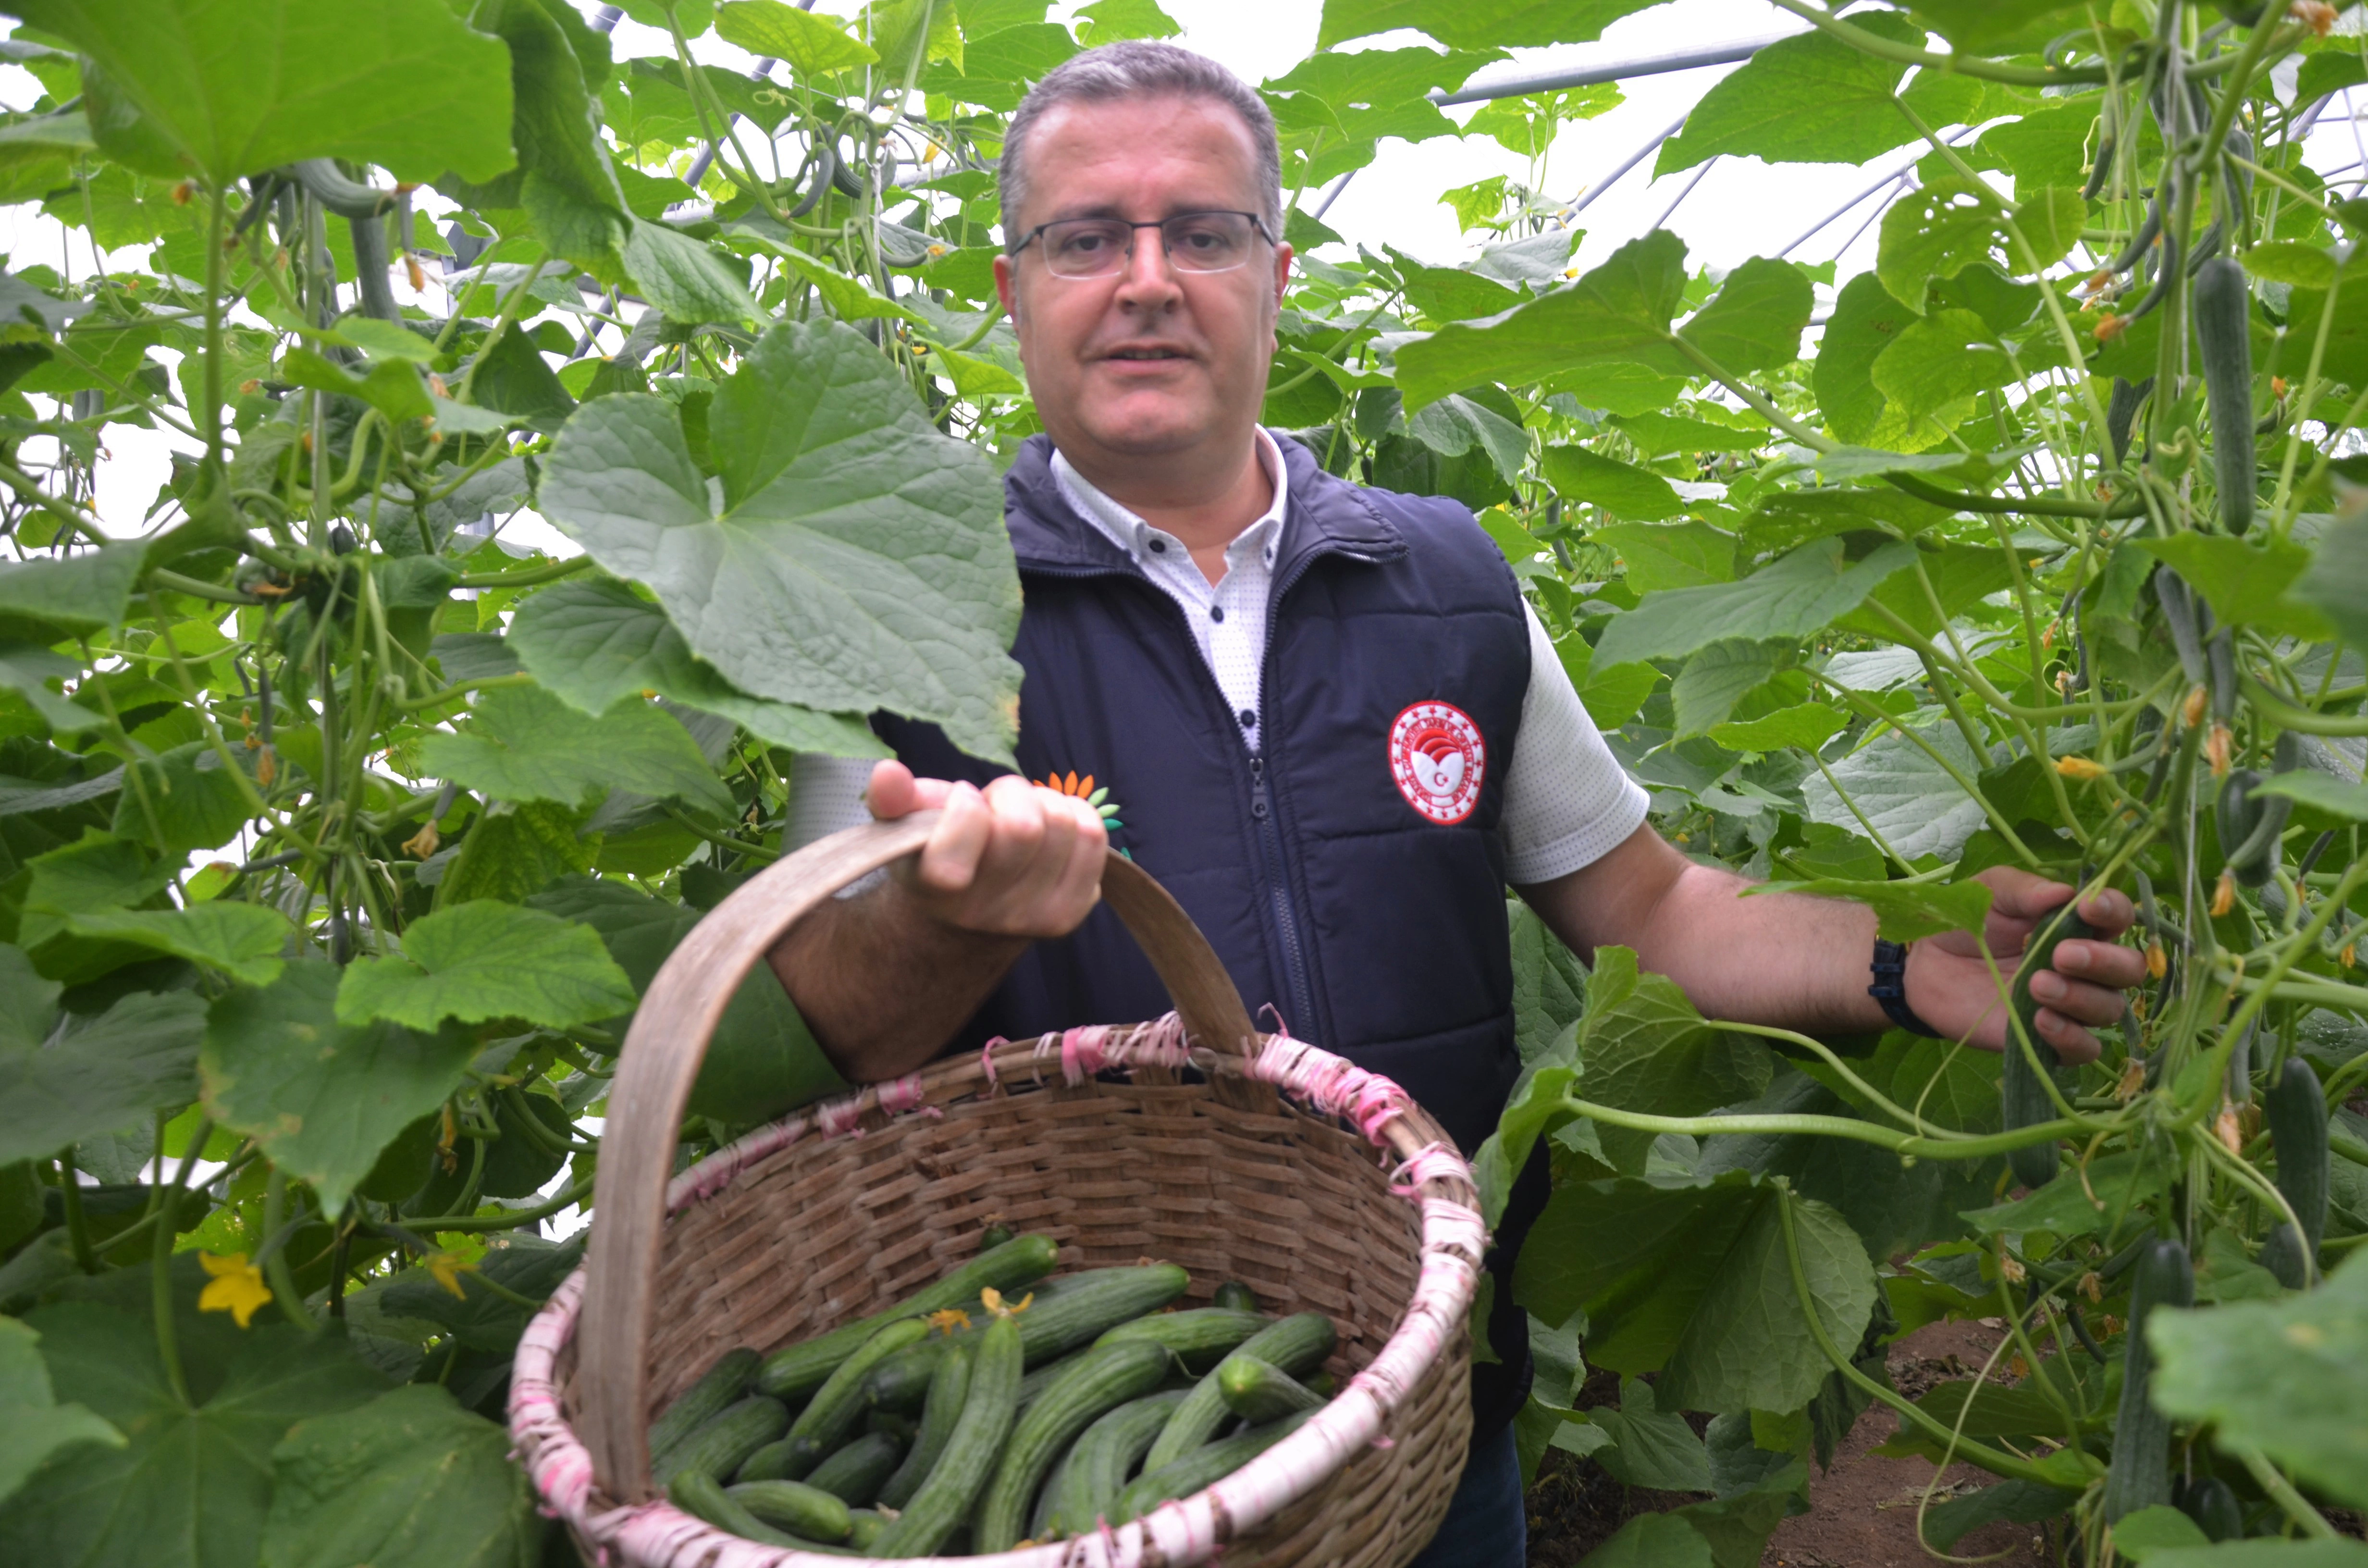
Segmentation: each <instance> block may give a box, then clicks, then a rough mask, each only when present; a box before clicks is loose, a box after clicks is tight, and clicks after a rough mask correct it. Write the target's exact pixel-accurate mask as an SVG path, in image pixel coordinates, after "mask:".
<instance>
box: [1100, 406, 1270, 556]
mask: <svg viewBox="0 0 2368 1568" xmlns="http://www.w3.org/2000/svg"><path fill="white" fill-rule="evenodd" d="M1255 428H1257V430H1258V461H1259V462H1260V463H1261V464H1262V465H1264V467H1265V469H1266V473H1267V479H1268V480H1269V482H1270V483H1272V484H1273V486H1274V499H1273V501H1271V502H1270V503H1269V505H1268V506H1267V509H1266V511H1265V512H1264V513H1262V514H1261V515H1260V516H1259V517H1258V520H1257V521H1256V522H1254V523H1252V524H1250V525H1249V527H1247V528H1244V529H1243V530H1242V531H1241V532H1240V533H1238V534H1236V535H1235V536H1234V539H1233V541H1232V542H1231V543H1229V544H1227V545H1226V546H1225V561H1226V562H1227V564H1228V565H1239V564H1241V563H1242V562H1246V561H1258V562H1271V561H1273V560H1274V558H1275V553H1276V551H1277V550H1278V549H1279V548H1280V546H1281V535H1282V521H1283V518H1284V517H1285V516H1287V515H1288V510H1289V506H1290V501H1291V475H1290V470H1289V469H1288V468H1287V467H1285V465H1284V463H1283V460H1282V449H1281V448H1279V447H1277V446H1276V445H1275V444H1274V437H1272V436H1269V435H1268V434H1267V433H1266V430H1265V428H1264V427H1263V426H1256V427H1255ZM1053 479H1054V480H1055V481H1057V482H1058V483H1059V484H1060V486H1061V492H1062V494H1064V495H1065V496H1066V497H1067V498H1068V501H1069V504H1070V505H1071V506H1075V507H1076V509H1077V511H1078V513H1079V514H1080V515H1081V516H1083V517H1085V519H1086V520H1087V522H1089V523H1091V524H1093V526H1094V527H1095V528H1096V529H1097V530H1099V532H1100V533H1101V535H1102V536H1103V537H1104V538H1106V539H1108V540H1110V542H1111V543H1112V544H1115V545H1117V546H1118V547H1119V548H1120V549H1121V550H1123V551H1126V552H1127V554H1128V555H1129V556H1131V557H1133V559H1134V560H1135V561H1137V562H1141V561H1142V559H1143V557H1144V554H1145V553H1146V552H1148V551H1150V550H1151V541H1152V540H1155V539H1157V540H1167V541H1168V542H1169V543H1172V544H1175V545H1177V546H1178V549H1181V548H1182V543H1183V541H1182V540H1178V539H1177V538H1176V536H1175V535H1173V534H1171V533H1168V532H1167V531H1166V530H1165V529H1162V528H1153V527H1152V526H1151V525H1150V524H1149V523H1146V522H1144V520H1143V519H1142V518H1141V517H1136V516H1135V515H1134V514H1133V512H1131V511H1129V510H1127V509H1126V508H1125V507H1124V506H1121V505H1120V504H1119V503H1118V502H1116V501H1114V500H1112V499H1111V498H1110V496H1108V495H1106V494H1103V493H1102V492H1101V491H1100V490H1099V489H1097V488H1095V486H1094V484H1093V482H1092V481H1090V480H1088V479H1087V477H1086V476H1085V475H1084V474H1082V473H1079V472H1077V470H1076V465H1075V464H1073V463H1071V462H1070V461H1069V460H1068V459H1067V458H1066V457H1065V456H1064V455H1063V454H1062V453H1061V452H1060V451H1059V450H1058V449H1055V450H1054V451H1053Z"/></svg>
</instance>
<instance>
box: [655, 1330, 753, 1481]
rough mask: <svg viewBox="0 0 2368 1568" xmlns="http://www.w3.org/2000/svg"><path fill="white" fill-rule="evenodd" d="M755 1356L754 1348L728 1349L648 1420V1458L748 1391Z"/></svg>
mask: <svg viewBox="0 0 2368 1568" xmlns="http://www.w3.org/2000/svg"><path fill="white" fill-rule="evenodd" d="M758 1359H759V1358H758V1356H757V1353H756V1352H755V1351H754V1350H747V1349H741V1350H727V1351H725V1352H724V1353H723V1355H722V1356H721V1357H719V1358H717V1359H716V1362H715V1365H713V1366H712V1367H710V1368H709V1369H707V1370H706V1371H705V1372H704V1373H703V1374H701V1375H700V1380H699V1381H697V1382H695V1383H693V1384H691V1385H690V1386H689V1388H687V1389H685V1390H683V1391H682V1392H681V1393H680V1394H679V1395H677V1397H676V1399H675V1402H674V1403H672V1404H669V1405H667V1406H666V1414H665V1415H661V1416H659V1417H658V1418H657V1419H656V1420H655V1421H654V1422H652V1423H650V1458H651V1459H652V1460H658V1459H662V1458H664V1457H665V1455H666V1450H667V1449H671V1448H673V1447H674V1446H675V1445H676V1444H677V1443H679V1442H681V1441H682V1440H683V1439H684V1438H685V1437H689V1436H690V1435H691V1434H692V1433H693V1432H696V1431H698V1430H699V1429H700V1427H701V1426H706V1425H707V1424H708V1423H709V1422H711V1421H712V1420H714V1419H715V1418H716V1417H717V1416H719V1415H723V1412H724V1411H725V1409H726V1408H728V1407H729V1406H731V1405H732V1404H734V1403H737V1402H738V1400H739V1398H740V1396H741V1395H742V1394H744V1393H746V1392H748V1384H749V1382H750V1381H751V1380H753V1379H754V1378H755V1377H756V1375H757V1361H758Z"/></svg>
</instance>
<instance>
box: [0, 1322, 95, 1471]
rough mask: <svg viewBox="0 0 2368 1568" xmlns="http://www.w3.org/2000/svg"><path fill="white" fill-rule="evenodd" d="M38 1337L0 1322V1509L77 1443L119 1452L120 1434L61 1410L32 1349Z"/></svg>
mask: <svg viewBox="0 0 2368 1568" xmlns="http://www.w3.org/2000/svg"><path fill="white" fill-rule="evenodd" d="M40 1337H41V1336H40V1335H39V1334H37V1333H36V1332H34V1331H33V1330H32V1329H30V1328H28V1327H27V1326H26V1325H25V1324H21V1323H18V1322H17V1320H16V1319H14V1318H0V1504H5V1503H6V1502H7V1500H8V1497H9V1494H12V1493H14V1492H15V1491H16V1490H17V1487H18V1486H20V1485H22V1484H24V1481H25V1478H26V1477H27V1476H28V1475H30V1474H32V1473H33V1471H35V1470H37V1469H39V1468H40V1465H41V1463H42V1461H43V1460H47V1459H48V1458H49V1457H50V1456H51V1454H53V1453H56V1452H58V1451H59V1450H60V1449H68V1448H72V1447H74V1445H76V1444H81V1443H101V1444H104V1445H106V1446H107V1447H108V1448H110V1449H120V1448H121V1447H123V1441H124V1439H123V1434H122V1433H120V1432H119V1431H117V1430H116V1429H115V1428H114V1426H111V1425H109V1424H108V1422H106V1421H104V1420H102V1419H101V1418H99V1417H98V1416H97V1415H93V1414H92V1413H91V1412H90V1411H88V1410H85V1408H83V1407H82V1406H81V1405H79V1404H73V1403H67V1404H60V1403H58V1402H57V1397H56V1395H55V1394H54V1393H53V1392H51V1388H50V1374H49V1369H47V1368H46V1367H44V1366H42V1365H41V1354H40V1351H39V1350H38V1349H36V1348H35V1346H37V1345H39V1344H40Z"/></svg>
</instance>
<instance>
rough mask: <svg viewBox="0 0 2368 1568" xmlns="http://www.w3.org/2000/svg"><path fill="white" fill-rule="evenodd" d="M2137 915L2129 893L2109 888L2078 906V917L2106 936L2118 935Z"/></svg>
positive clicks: (2133, 922)
mask: <svg viewBox="0 0 2368 1568" xmlns="http://www.w3.org/2000/svg"><path fill="white" fill-rule="evenodd" d="M2137 917H2138V912H2137V907H2136V906H2135V904H2133V903H2130V895H2129V894H2127V893H2125V892H2115V891H2113V890H2112V889H2111V888H2107V889H2106V890H2105V891H2104V892H2100V893H2099V894H2098V895H2097V896H2096V897H2094V898H2092V899H2090V900H2089V902H2088V903H2084V904H2082V905H2081V906H2080V918H2082V919H2083V920H2086V921H2087V922H2088V923H2089V925H2091V926H2095V927H2096V928H2097V929H2098V930H2099V931H2100V932H2102V933H2103V934H2104V935H2106V936H2108V937H2118V936H2120V935H2121V934H2122V933H2123V932H2124V931H2126V930H2128V929H2129V928H2130V926H2132V925H2133V924H2135V922H2136V920H2137Z"/></svg>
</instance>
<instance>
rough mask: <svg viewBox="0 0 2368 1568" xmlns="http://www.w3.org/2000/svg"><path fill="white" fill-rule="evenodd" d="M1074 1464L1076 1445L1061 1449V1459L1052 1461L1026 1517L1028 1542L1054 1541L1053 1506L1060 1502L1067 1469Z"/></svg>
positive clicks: (1067, 1474) (1075, 1460)
mask: <svg viewBox="0 0 2368 1568" xmlns="http://www.w3.org/2000/svg"><path fill="white" fill-rule="evenodd" d="M1076 1462H1077V1445H1076V1443H1071V1444H1070V1445H1069V1446H1068V1447H1067V1448H1065V1449H1062V1450H1061V1457H1060V1458H1059V1459H1057V1460H1053V1469H1052V1471H1050V1472H1049V1473H1048V1474H1046V1476H1045V1477H1044V1484H1043V1485H1042V1486H1040V1487H1038V1488H1037V1489H1036V1506H1035V1509H1034V1511H1032V1512H1031V1513H1030V1515H1029V1516H1028V1539H1029V1540H1033V1541H1047V1540H1053V1539H1054V1537H1053V1505H1054V1504H1056V1503H1058V1502H1059V1501H1060V1500H1061V1489H1062V1488H1063V1487H1064V1486H1066V1485H1067V1484H1068V1483H1069V1467H1070V1466H1071V1465H1073V1464H1075V1463H1076Z"/></svg>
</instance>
